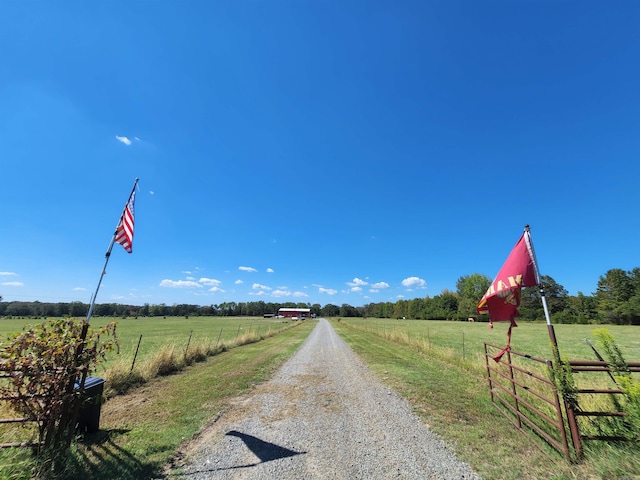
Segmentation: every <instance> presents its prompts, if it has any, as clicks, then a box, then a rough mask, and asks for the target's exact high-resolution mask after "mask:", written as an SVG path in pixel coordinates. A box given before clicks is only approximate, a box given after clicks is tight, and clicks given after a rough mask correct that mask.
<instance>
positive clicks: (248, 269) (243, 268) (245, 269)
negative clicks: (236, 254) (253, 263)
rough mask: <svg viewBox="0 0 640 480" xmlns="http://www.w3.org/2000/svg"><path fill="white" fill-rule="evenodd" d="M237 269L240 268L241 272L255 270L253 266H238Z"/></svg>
mask: <svg viewBox="0 0 640 480" xmlns="http://www.w3.org/2000/svg"><path fill="white" fill-rule="evenodd" d="M238 270H242V271H243V272H257V271H258V270H256V269H255V268H253V267H238Z"/></svg>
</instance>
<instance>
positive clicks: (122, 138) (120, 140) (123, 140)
mask: <svg viewBox="0 0 640 480" xmlns="http://www.w3.org/2000/svg"><path fill="white" fill-rule="evenodd" d="M116 140H118V141H119V142H121V143H124V144H125V145H131V140H129V139H128V138H127V137H120V136H118V135H116Z"/></svg>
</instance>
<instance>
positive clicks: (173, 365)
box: [104, 323, 300, 398]
mask: <svg viewBox="0 0 640 480" xmlns="http://www.w3.org/2000/svg"><path fill="white" fill-rule="evenodd" d="M299 324H300V323H292V324H290V325H288V326H285V327H284V328H280V329H277V330H272V329H271V327H269V329H267V330H266V331H265V332H262V333H258V332H251V331H250V332H248V333H243V334H241V335H238V336H237V338H235V339H234V340H232V341H227V342H220V343H217V342H216V341H211V339H209V338H203V339H201V340H199V341H197V342H193V343H190V344H189V346H188V348H187V349H186V350H185V348H184V347H182V346H179V345H177V344H175V343H172V344H167V345H165V346H163V347H161V348H159V349H158V350H157V351H156V353H155V354H153V355H152V356H151V357H149V358H147V359H144V360H143V361H142V362H140V364H139V365H136V366H135V367H134V368H131V365H130V364H128V363H127V362H126V361H125V360H122V361H116V362H114V363H112V364H111V366H110V367H109V368H108V369H107V370H106V371H105V373H104V377H105V380H106V382H105V387H106V389H105V397H107V398H109V397H113V396H115V395H123V394H125V393H127V392H128V391H129V390H131V389H133V388H136V387H139V386H141V385H144V384H145V383H147V382H148V381H150V380H152V379H153V378H156V377H160V376H165V375H171V374H174V373H177V372H180V371H182V370H184V369H185V368H187V367H188V366H190V365H193V364H195V363H198V362H203V361H205V360H207V358H208V357H211V356H214V355H218V354H220V353H222V352H224V351H227V350H230V349H232V348H236V347H239V346H242V345H248V344H250V343H256V342H259V341H261V340H264V339H265V338H268V337H272V336H274V335H276V334H277V333H279V332H281V331H283V330H285V329H287V328H291V327H293V326H295V325H299Z"/></svg>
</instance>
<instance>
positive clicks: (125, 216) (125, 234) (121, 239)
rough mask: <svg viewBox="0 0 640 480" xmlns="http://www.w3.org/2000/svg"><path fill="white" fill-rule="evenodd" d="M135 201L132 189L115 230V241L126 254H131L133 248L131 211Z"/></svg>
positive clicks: (134, 192)
mask: <svg viewBox="0 0 640 480" xmlns="http://www.w3.org/2000/svg"><path fill="white" fill-rule="evenodd" d="M135 200H136V190H135V188H134V189H133V191H132V192H131V196H130V197H129V201H128V202H127V206H126V207H125V208H124V212H122V217H120V223H119V224H118V226H117V228H116V240H115V241H116V243H119V244H120V245H122V246H123V247H124V249H125V250H126V251H127V252H128V253H131V252H132V247H133V211H134V204H135Z"/></svg>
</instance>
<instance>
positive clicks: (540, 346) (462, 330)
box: [341, 318, 640, 363]
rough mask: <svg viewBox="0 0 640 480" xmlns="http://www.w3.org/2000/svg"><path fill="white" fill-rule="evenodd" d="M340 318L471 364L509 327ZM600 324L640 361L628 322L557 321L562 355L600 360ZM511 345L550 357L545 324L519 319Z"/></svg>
mask: <svg viewBox="0 0 640 480" xmlns="http://www.w3.org/2000/svg"><path fill="white" fill-rule="evenodd" d="M341 321H342V322H345V323H347V324H349V325H353V326H357V327H360V328H363V329H365V330H367V331H369V332H372V333H378V334H387V335H389V334H396V335H406V336H407V337H408V338H409V339H412V340H417V339H421V340H423V341H424V342H426V344H427V348H429V347H430V348H432V349H434V350H437V351H440V352H443V353H446V354H447V356H449V357H453V358H459V359H464V360H467V361H470V362H472V363H473V362H474V361H475V360H476V359H477V360H478V361H481V362H484V360H483V354H484V350H483V348H484V343H485V342H487V343H491V344H494V345H497V346H499V347H503V346H504V345H505V344H506V342H507V329H508V326H509V325H508V322H496V323H494V324H493V325H494V327H493V329H489V328H488V323H483V322H448V321H435V320H392V319H388V318H366V319H362V318H342V319H341ZM598 328H605V329H607V330H608V331H609V332H610V333H611V334H612V335H613V337H614V338H615V339H616V342H617V343H618V345H619V346H620V348H621V350H622V353H623V355H624V356H625V358H626V360H627V361H630V362H633V361H635V362H637V361H640V327H638V326H630V325H566V324H563V325H554V329H555V332H556V338H557V341H558V349H559V351H560V355H561V356H562V357H563V358H565V357H566V358H568V359H571V360H577V359H581V360H596V357H595V354H594V352H593V350H592V349H591V347H590V346H589V345H588V344H587V342H585V338H586V339H589V340H590V341H591V342H592V343H593V344H594V345H595V346H596V348H597V343H596V341H595V338H594V336H593V331H594V330H596V329H598ZM511 348H512V349H513V350H515V351H519V352H523V353H527V354H529V355H534V356H537V357H540V358H546V359H552V358H553V354H552V350H551V343H550V340H549V332H548V329H547V324H546V323H544V322H519V323H518V326H517V327H516V328H513V330H512V335H511Z"/></svg>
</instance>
